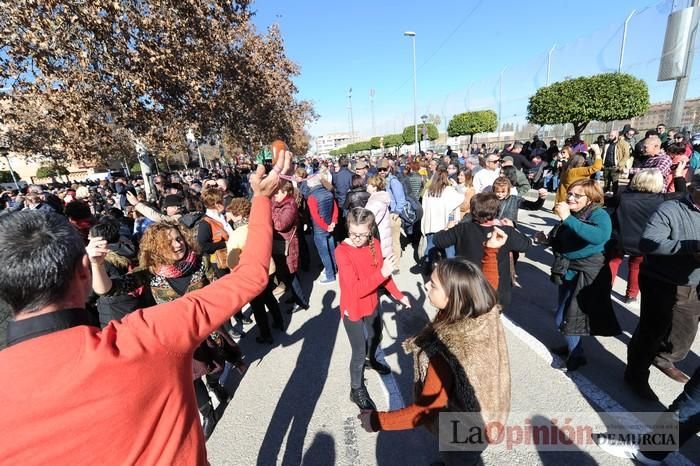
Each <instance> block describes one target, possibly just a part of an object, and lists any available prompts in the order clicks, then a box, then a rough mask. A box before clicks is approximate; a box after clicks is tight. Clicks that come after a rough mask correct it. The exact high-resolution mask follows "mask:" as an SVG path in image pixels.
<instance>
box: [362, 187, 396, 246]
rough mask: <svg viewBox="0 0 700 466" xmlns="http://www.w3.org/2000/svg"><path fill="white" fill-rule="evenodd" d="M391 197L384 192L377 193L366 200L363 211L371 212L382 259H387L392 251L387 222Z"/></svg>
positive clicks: (389, 228)
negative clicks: (375, 224) (377, 230)
mask: <svg viewBox="0 0 700 466" xmlns="http://www.w3.org/2000/svg"><path fill="white" fill-rule="evenodd" d="M390 204H391V195H390V194H389V193H388V192H386V191H377V192H376V193H374V194H372V195H371V196H370V197H369V199H368V200H367V205H365V209H368V210H370V211H372V213H373V214H374V220H375V222H376V223H377V228H378V229H379V242H380V243H381V245H382V257H389V256H390V255H391V254H392V251H393V248H392V246H393V243H392V240H391V222H390V221H389V213H390V211H389V205H390Z"/></svg>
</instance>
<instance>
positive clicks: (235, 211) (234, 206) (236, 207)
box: [226, 197, 251, 218]
mask: <svg viewBox="0 0 700 466" xmlns="http://www.w3.org/2000/svg"><path fill="white" fill-rule="evenodd" d="M250 206H251V204H250V201H249V200H248V199H246V198H245V197H234V198H233V199H231V202H230V203H229V205H228V207H226V212H229V213H230V214H231V215H234V216H236V217H238V216H241V217H243V218H248V217H249V216H250Z"/></svg>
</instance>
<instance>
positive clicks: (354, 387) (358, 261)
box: [335, 207, 409, 409]
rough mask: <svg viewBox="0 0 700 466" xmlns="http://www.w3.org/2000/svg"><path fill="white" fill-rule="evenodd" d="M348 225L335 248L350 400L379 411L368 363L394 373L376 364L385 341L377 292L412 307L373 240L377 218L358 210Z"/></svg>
mask: <svg viewBox="0 0 700 466" xmlns="http://www.w3.org/2000/svg"><path fill="white" fill-rule="evenodd" d="M347 225H348V238H347V239H346V240H345V241H343V242H342V243H341V244H340V246H338V247H337V248H336V250H335V257H336V261H337V264H338V275H339V276H340V312H341V318H342V319H343V326H344V327H345V331H346V332H347V334H348V339H349V340H350V346H351V348H352V356H351V358H350V400H351V401H352V402H353V403H355V404H356V405H357V406H358V407H359V408H360V409H376V407H375V404H374V402H373V401H372V399H371V398H370V396H369V393H368V392H367V388H366V387H365V384H364V379H363V377H362V373H363V371H364V367H365V359H366V358H367V356H369V366H370V367H371V368H372V369H374V370H376V371H377V372H379V373H380V374H388V373H390V372H391V369H389V368H388V367H387V366H385V365H384V364H382V363H380V362H379V361H377V360H376V351H377V348H378V347H379V343H380V342H381V340H382V317H381V313H380V312H379V307H378V304H379V297H378V295H377V290H378V289H379V287H381V286H383V287H384V288H386V289H387V291H389V293H391V295H392V296H393V297H394V299H396V300H397V301H400V302H401V304H403V305H404V306H406V307H408V305H409V303H408V298H407V297H406V296H404V295H403V293H401V292H400V291H399V289H398V288H397V287H396V284H395V283H394V280H392V279H391V272H392V271H393V270H394V269H395V268H396V261H395V260H394V257H393V256H390V257H387V258H386V259H382V254H381V246H380V244H379V241H378V240H377V239H376V238H374V237H372V230H373V228H374V214H372V212H371V211H369V210H367V209H363V208H362V207H356V208H354V209H352V210H351V211H350V212H349V213H348V218H347ZM365 330H366V332H367V337H366V338H365ZM368 344H369V354H368V352H367V346H368Z"/></svg>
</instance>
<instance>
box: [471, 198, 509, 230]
mask: <svg viewBox="0 0 700 466" xmlns="http://www.w3.org/2000/svg"><path fill="white" fill-rule="evenodd" d="M500 205H501V201H499V200H498V196H496V195H495V194H494V193H479V194H475V195H474V196H472V199H471V201H470V202H469V211H470V212H471V214H472V221H473V222H475V223H485V222H489V221H491V220H493V219H495V218H496V217H497V216H498V208H499V206H500Z"/></svg>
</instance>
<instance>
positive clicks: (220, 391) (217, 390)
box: [209, 382, 229, 404]
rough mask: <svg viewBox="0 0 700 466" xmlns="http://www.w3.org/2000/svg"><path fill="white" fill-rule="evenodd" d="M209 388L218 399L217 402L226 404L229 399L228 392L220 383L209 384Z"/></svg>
mask: <svg viewBox="0 0 700 466" xmlns="http://www.w3.org/2000/svg"><path fill="white" fill-rule="evenodd" d="M209 388H210V389H211V391H212V392H214V395H215V396H216V399H217V400H219V404H226V403H228V400H229V395H228V392H227V391H226V389H225V388H224V387H222V386H221V384H220V383H218V382H217V383H212V384H210V385H209Z"/></svg>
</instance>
